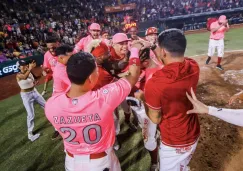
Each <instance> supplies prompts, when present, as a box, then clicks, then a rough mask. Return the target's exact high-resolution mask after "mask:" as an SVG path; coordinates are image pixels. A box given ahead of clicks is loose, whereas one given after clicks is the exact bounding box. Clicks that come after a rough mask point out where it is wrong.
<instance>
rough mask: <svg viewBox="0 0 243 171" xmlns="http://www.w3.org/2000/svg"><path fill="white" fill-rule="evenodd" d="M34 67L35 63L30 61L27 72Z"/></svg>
mask: <svg viewBox="0 0 243 171" xmlns="http://www.w3.org/2000/svg"><path fill="white" fill-rule="evenodd" d="M34 67H36V62H35V61H32V62H31V63H30V64H29V70H32V69H33V68H34Z"/></svg>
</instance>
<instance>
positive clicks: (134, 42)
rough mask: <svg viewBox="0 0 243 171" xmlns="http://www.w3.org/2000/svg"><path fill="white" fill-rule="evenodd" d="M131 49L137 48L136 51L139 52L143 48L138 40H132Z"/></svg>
mask: <svg viewBox="0 0 243 171" xmlns="http://www.w3.org/2000/svg"><path fill="white" fill-rule="evenodd" d="M131 47H132V48H137V49H138V50H141V49H142V48H143V44H142V43H141V41H140V40H134V41H133V42H132V46H131Z"/></svg>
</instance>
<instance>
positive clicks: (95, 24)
mask: <svg viewBox="0 0 243 171" xmlns="http://www.w3.org/2000/svg"><path fill="white" fill-rule="evenodd" d="M89 29H90V30H101V28H100V25H99V24H98V23H92V24H91V25H90V27H89Z"/></svg>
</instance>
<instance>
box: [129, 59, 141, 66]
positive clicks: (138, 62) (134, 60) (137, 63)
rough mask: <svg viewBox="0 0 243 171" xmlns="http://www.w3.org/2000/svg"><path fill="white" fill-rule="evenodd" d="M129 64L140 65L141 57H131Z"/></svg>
mask: <svg viewBox="0 0 243 171" xmlns="http://www.w3.org/2000/svg"><path fill="white" fill-rule="evenodd" d="M129 65H136V66H140V59H139V58H131V59H129Z"/></svg>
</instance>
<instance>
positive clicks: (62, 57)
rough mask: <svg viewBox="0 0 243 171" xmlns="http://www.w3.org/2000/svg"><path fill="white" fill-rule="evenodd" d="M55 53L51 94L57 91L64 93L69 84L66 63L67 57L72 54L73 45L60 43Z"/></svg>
mask: <svg viewBox="0 0 243 171" xmlns="http://www.w3.org/2000/svg"><path fill="white" fill-rule="evenodd" d="M55 54H56V56H57V57H58V59H57V60H58V62H57V64H56V66H55V68H54V71H53V94H52V96H54V95H56V94H58V93H64V92H65V91H66V90H67V88H68V87H69V86H71V82H70V80H69V79H68V76H67V71H66V65H67V61H68V59H69V58H70V57H71V55H72V54H73V47H72V46H70V45H68V44H64V45H61V46H59V47H58V48H57V49H56V50H55Z"/></svg>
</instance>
